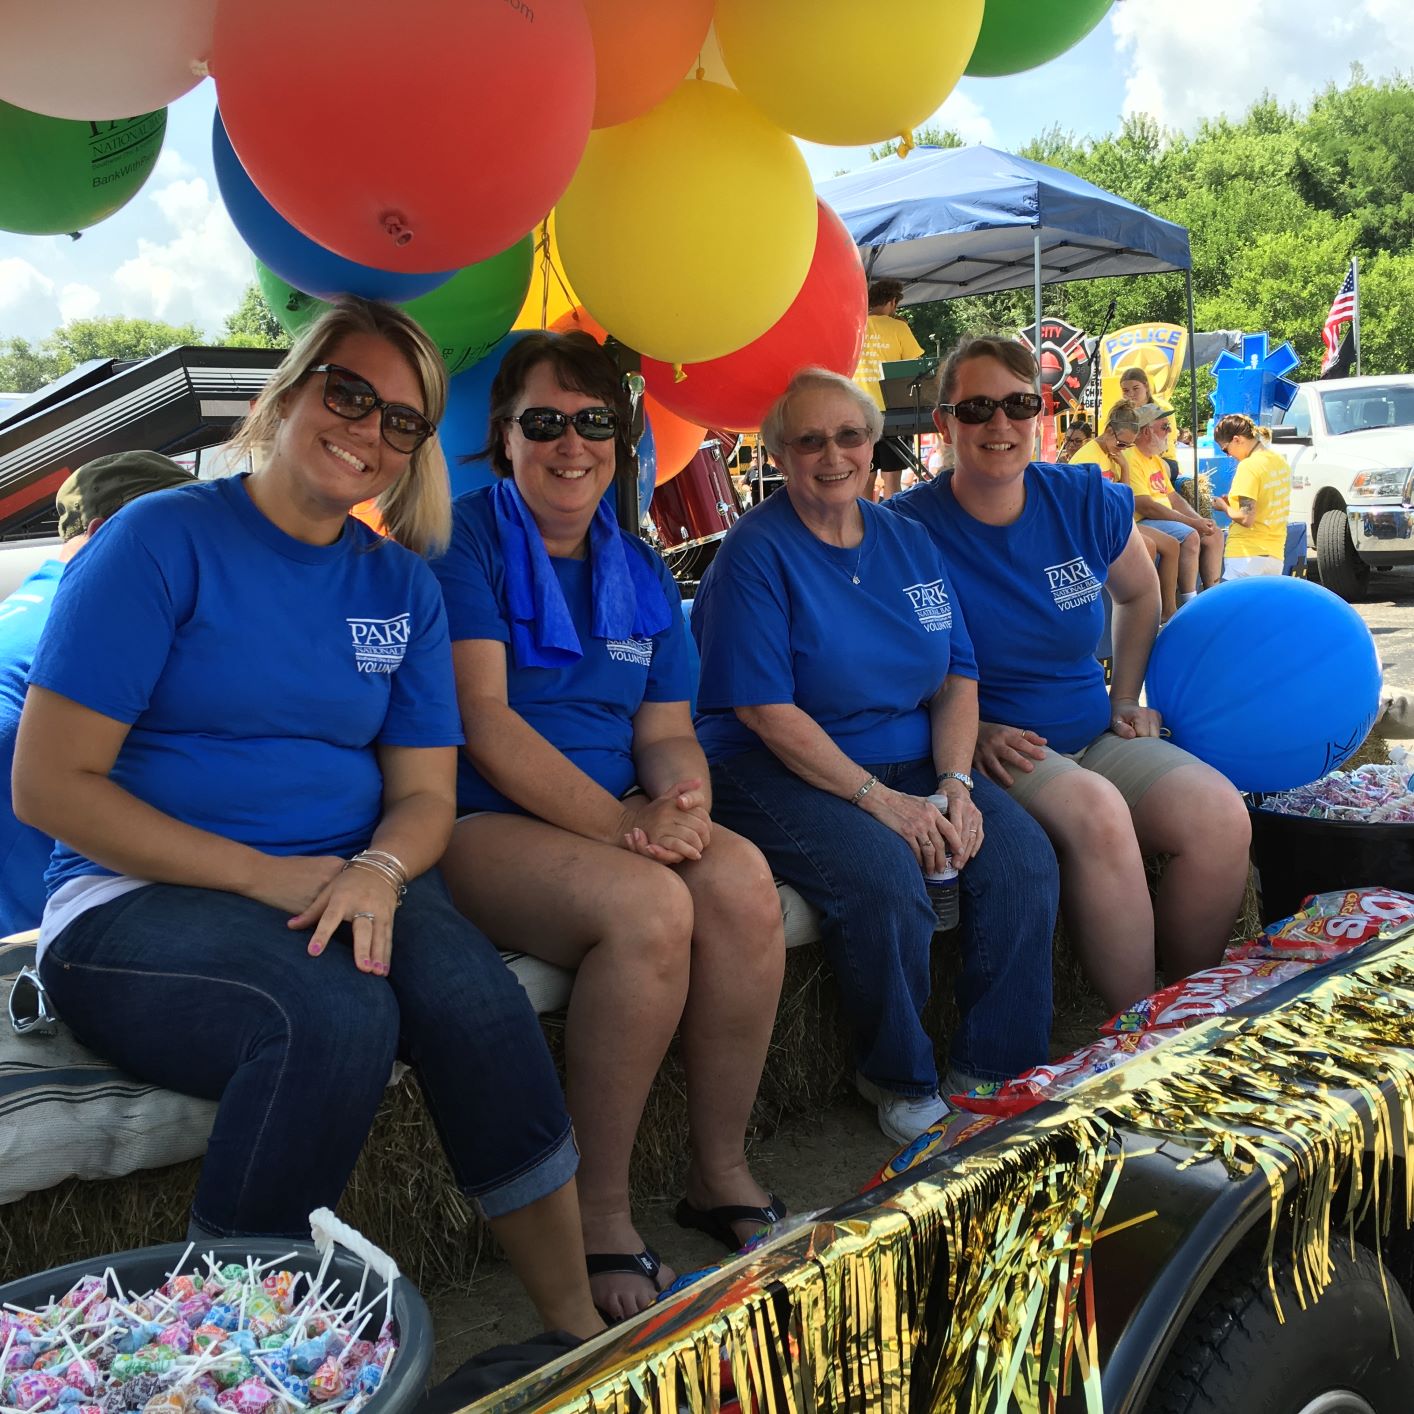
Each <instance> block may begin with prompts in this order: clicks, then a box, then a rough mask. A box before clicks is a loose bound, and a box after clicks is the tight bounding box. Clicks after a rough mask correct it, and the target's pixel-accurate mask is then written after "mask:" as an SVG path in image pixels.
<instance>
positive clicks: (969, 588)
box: [887, 462, 1134, 751]
mask: <svg viewBox="0 0 1414 1414" xmlns="http://www.w3.org/2000/svg"><path fill="white" fill-rule="evenodd" d="M1025 476H1026V507H1025V509H1024V510H1023V511H1022V512H1021V516H1020V518H1019V519H1018V520H1016V521H1014V522H1013V523H1012V524H1011V525H983V524H982V522H981V521H979V520H974V519H973V518H972V517H971V516H970V515H968V514H967V512H966V511H965V510H963V509H962V507H961V506H959V505H958V503H957V500H956V498H955V497H954V496H953V493H952V473H951V472H945V473H944V474H943V475H942V476H940V477H938V478H937V479H936V480H935V481H932V482H929V483H928V484H926V485H923V486H915V487H913V488H912V489H911V490H908V491H905V492H904V493H903V494H902V495H899V496H894V497H892V498H891V499H890V500H889V501H888V503H887V504H888V506H889V507H890V508H891V509H892V510H894V511H898V512H901V513H902V514H903V515H904V516H907V517H909V518H910V519H912V520H915V521H918V522H920V523H921V524H923V525H925V526H927V528H928V529H929V530H930V531H931V532H932V533H933V537H934V539H935V540H936V541H937V543H938V544H939V545H940V546H941V547H942V548H943V551H944V553H945V554H946V555H947V557H948V563H949V564H950V565H951V566H952V570H953V578H954V581H955V583H956V584H957V592H958V596H959V598H961V600H962V602H963V605H964V606H965V608H966V610H967V613H968V615H969V616H970V617H971V619H972V621H973V622H974V623H977V622H985V623H986V625H987V632H986V634H985V635H984V636H983V637H981V638H979V639H978V641H977V667H978V669H979V682H978V702H979V706H980V708H981V713H982V720H983V721H984V722H1000V723H1002V724H1003V725H1005V726H1010V727H1024V728H1026V729H1027V730H1029V731H1035V732H1039V733H1040V734H1041V735H1042V736H1044V737H1045V738H1046V740H1047V742H1048V744H1049V745H1050V747H1051V749H1052V750H1054V751H1079V750H1080V749H1081V747H1084V746H1088V745H1089V744H1090V743H1091V742H1092V741H1094V740H1095V738H1096V737H1097V736H1099V735H1100V733H1101V732H1103V731H1104V730H1105V729H1106V728H1107V727H1108V726H1109V722H1110V700H1109V694H1108V692H1107V691H1106V690H1105V674H1104V670H1103V669H1102V668H1101V666H1100V664H1099V663H1098V662H1097V661H1096V659H1095V647H1096V645H1097V644H1098V643H1099V641H1100V635H1101V633H1103V631H1104V627H1105V609H1104V604H1103V603H1102V602H1101V598H1100V594H1101V590H1102V589H1103V587H1104V584H1105V581H1106V580H1107V579H1108V578H1109V572H1110V566H1111V565H1112V564H1113V563H1114V562H1115V560H1117V559H1118V558H1119V555H1120V552H1121V551H1122V550H1123V549H1124V547H1125V545H1126V544H1127V543H1128V541H1129V536H1130V534H1131V532H1132V531H1133V529H1134V493H1133V492H1132V491H1131V490H1130V489H1129V488H1128V487H1127V486H1121V485H1119V484H1117V483H1115V482H1110V481H1106V480H1105V479H1104V478H1103V477H1102V476H1101V475H1100V470H1099V468H1098V467H1095V466H1089V465H1085V466H1051V465H1047V464H1044V463H1038V462H1032V463H1031V464H1030V465H1029V466H1028V467H1027V468H1026V473H1025Z"/></svg>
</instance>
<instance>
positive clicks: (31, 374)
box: [0, 339, 62, 393]
mask: <svg viewBox="0 0 1414 1414" xmlns="http://www.w3.org/2000/svg"><path fill="white" fill-rule="evenodd" d="M60 372H62V370H61V369H60V368H59V365H58V362H57V360H56V359H55V358H54V356H53V355H52V354H50V353H47V352H45V350H44V349H43V348H36V347H35V346H34V345H33V344H30V343H29V342H28V341H27V340H25V339H6V340H5V341H4V342H3V343H0V391H3V392H6V393H32V392H34V390H35V389H36V388H42V387H43V386H44V385H45V384H46V383H48V382H50V381H52V380H53V379H55V378H57V377H58V376H59V374H60Z"/></svg>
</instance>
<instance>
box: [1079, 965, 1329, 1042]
mask: <svg viewBox="0 0 1414 1414" xmlns="http://www.w3.org/2000/svg"><path fill="white" fill-rule="evenodd" d="M1309 966H1310V963H1307V962H1274V961H1271V960H1265V961H1259V960H1247V961H1242V962H1225V963H1223V964H1222V966H1220V967H1209V968H1207V969H1205V970H1204V971H1202V972H1195V973H1194V974H1193V975H1192V976H1191V977H1185V978H1184V979H1183V981H1181V982H1175V983H1174V984H1173V985H1172V986H1170V987H1165V988H1163V990H1162V991H1158V992H1155V993H1154V994H1153V996H1150V997H1145V998H1144V999H1143V1000H1142V1001H1138V1002H1135V1003H1134V1005H1133V1006H1132V1007H1129V1008H1128V1009H1127V1010H1125V1011H1122V1012H1120V1013H1118V1015H1116V1016H1112V1017H1110V1019H1109V1020H1108V1021H1107V1022H1105V1024H1104V1025H1103V1026H1102V1027H1100V1030H1101V1031H1102V1032H1104V1033H1106V1034H1108V1035H1112V1036H1114V1035H1123V1034H1124V1033H1126V1032H1135V1031H1154V1030H1157V1029H1159V1028H1160V1027H1176V1026H1188V1025H1191V1024H1192V1023H1193V1022H1195V1021H1202V1020H1203V1019H1204V1018H1206V1017H1209V1016H1221V1015H1222V1014H1223V1012H1225V1011H1231V1010H1232V1009H1233V1007H1235V1006H1238V1005H1240V1004H1241V1003H1242V1002H1246V1001H1251V1000H1252V998H1253V997H1260V996H1261V995H1262V993H1263V992H1267V991H1270V990H1271V989H1272V988H1273V987H1275V986H1276V985H1277V983H1278V982H1284V981H1286V979H1287V978H1288V977H1294V976H1296V975H1297V973H1299V972H1304V971H1306V969H1307V968H1308V967H1309Z"/></svg>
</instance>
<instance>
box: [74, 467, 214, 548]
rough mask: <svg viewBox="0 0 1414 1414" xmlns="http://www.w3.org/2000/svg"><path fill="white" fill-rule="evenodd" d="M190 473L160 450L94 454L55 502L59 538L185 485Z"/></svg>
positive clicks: (76, 533)
mask: <svg viewBox="0 0 1414 1414" xmlns="http://www.w3.org/2000/svg"><path fill="white" fill-rule="evenodd" d="M191 479H192V478H191V475H190V474H189V473H188V472H186V471H184V470H183V469H182V468H181V467H180V466H178V465H177V463H176V462H174V461H173V460H172V459H171V458H170V457H164V456H163V455H162V454H161V453H160V452H113V453H111V454H110V455H109V456H106V457H95V458H94V459H93V460H92V461H91V462H85V463H84V464H83V465H82V466H81V467H80V468H79V469H78V470H77V471H75V472H73V473H71V474H70V475H69V476H68V477H66V478H65V480H64V484H63V485H62V486H60V488H59V491H58V494H57V495H56V496H55V497H54V503H55V505H56V506H57V507H58V508H59V537H60V539H62V540H72V539H73V538H74V536H76V535H82V534H83V532H84V531H85V530H87V529H88V528H89V526H90V525H92V524H93V522H94V521H95V520H99V519H101V518H102V517H104V516H111V515H112V514H113V513H114V512H115V511H119V510H121V509H122V508H123V507H124V506H126V505H127V504H128V502H129V501H135V500H136V499H137V498H138V497H139V496H145V495H147V493H148V492H149V491H163V490H166V488H167V487H169V486H185V485H187V483H188V482H190V481H191Z"/></svg>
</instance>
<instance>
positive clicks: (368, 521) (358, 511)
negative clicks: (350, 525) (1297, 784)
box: [349, 501, 388, 536]
mask: <svg viewBox="0 0 1414 1414" xmlns="http://www.w3.org/2000/svg"><path fill="white" fill-rule="evenodd" d="M349 514H350V515H351V516H353V518H354V519H355V520H361V521H362V522H363V523H364V524H365V525H366V526H367V527H368V528H369V529H370V530H376V531H377V532H378V533H379V535H384V536H386V535H387V534H388V527H387V526H386V525H385V524H384V523H383V512H382V511H380V510H379V509H378V502H377V501H360V502H359V503H358V505H356V506H355V507H354V508H353V510H351V511H350V512H349Z"/></svg>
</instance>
